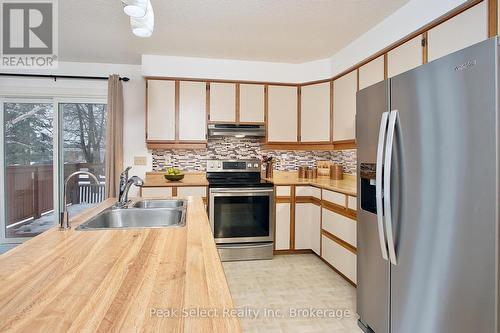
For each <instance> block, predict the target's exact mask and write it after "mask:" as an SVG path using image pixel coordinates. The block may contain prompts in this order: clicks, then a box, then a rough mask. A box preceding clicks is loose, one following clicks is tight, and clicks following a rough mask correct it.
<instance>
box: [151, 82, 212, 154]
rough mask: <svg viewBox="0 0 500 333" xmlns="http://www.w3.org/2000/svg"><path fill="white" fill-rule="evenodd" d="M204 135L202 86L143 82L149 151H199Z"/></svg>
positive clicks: (191, 83)
mask: <svg viewBox="0 0 500 333" xmlns="http://www.w3.org/2000/svg"><path fill="white" fill-rule="evenodd" d="M206 132H207V84H206V83H205V82H191V81H176V80H156V79H147V80H146V144H147V146H148V148H150V149H154V148H182V147H202V146H205V145H206V142H207V138H206Z"/></svg>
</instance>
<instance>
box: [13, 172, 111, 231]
mask: <svg viewBox="0 0 500 333" xmlns="http://www.w3.org/2000/svg"><path fill="white" fill-rule="evenodd" d="M99 167H100V166H94V165H90V164H88V163H73V164H65V165H64V174H65V175H68V174H70V173H72V172H74V171H77V170H82V169H83V170H89V169H90V170H91V171H92V170H95V169H99ZM5 176H6V182H5V187H6V188H5V189H6V193H5V198H6V199H5V203H6V210H7V225H11V224H13V223H17V222H20V221H24V220H27V219H31V218H33V219H37V218H40V217H41V216H42V214H44V213H47V212H50V211H52V210H53V209H54V178H53V166H52V164H46V165H13V166H8V167H7V168H6V175H5ZM104 198H105V193H104V183H102V184H99V185H94V184H91V183H90V182H89V181H88V178H83V179H82V177H80V178H77V177H75V178H74V179H71V180H70V183H69V184H68V203H70V204H80V203H97V202H100V201H102V200H104Z"/></svg>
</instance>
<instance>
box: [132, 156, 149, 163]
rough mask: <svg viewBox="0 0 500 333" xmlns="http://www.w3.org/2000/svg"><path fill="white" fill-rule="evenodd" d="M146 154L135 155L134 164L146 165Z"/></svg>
mask: <svg viewBox="0 0 500 333" xmlns="http://www.w3.org/2000/svg"><path fill="white" fill-rule="evenodd" d="M146 163H147V161H146V156H134V165H146Z"/></svg>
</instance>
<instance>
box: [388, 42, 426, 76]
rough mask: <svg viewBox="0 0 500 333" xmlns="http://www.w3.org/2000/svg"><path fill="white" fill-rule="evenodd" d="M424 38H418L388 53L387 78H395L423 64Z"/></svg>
mask: <svg viewBox="0 0 500 333" xmlns="http://www.w3.org/2000/svg"><path fill="white" fill-rule="evenodd" d="M422 53H423V52H422V36H417V37H415V38H413V39H411V40H409V41H407V42H406V43H404V44H402V45H400V46H398V47H396V48H395V49H393V50H391V51H389V52H388V53H387V76H388V77H393V76H396V75H398V74H401V73H404V72H406V71H409V70H410V69H413V68H415V67H418V66H420V65H422V64H423V56H422Z"/></svg>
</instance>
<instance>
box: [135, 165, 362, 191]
mask: <svg viewBox="0 0 500 333" xmlns="http://www.w3.org/2000/svg"><path fill="white" fill-rule="evenodd" d="M164 174H165V173H164V172H147V173H146V179H145V180H144V187H176V186H179V187H180V186H208V181H207V178H206V174H205V173H204V172H191V173H186V175H185V176H184V179H183V180H181V181H178V182H169V181H167V180H165V178H164V177H163V175H164ZM264 179H267V180H269V181H271V182H273V183H274V185H311V186H315V187H319V188H323V189H326V190H331V191H335V192H340V193H344V194H347V195H352V196H356V192H357V187H356V176H354V175H348V174H344V179H342V180H332V179H330V178H327V177H325V178H321V177H320V178H315V179H301V178H299V177H298V172H296V171H295V172H294V171H276V170H275V171H274V177H273V178H264Z"/></svg>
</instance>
